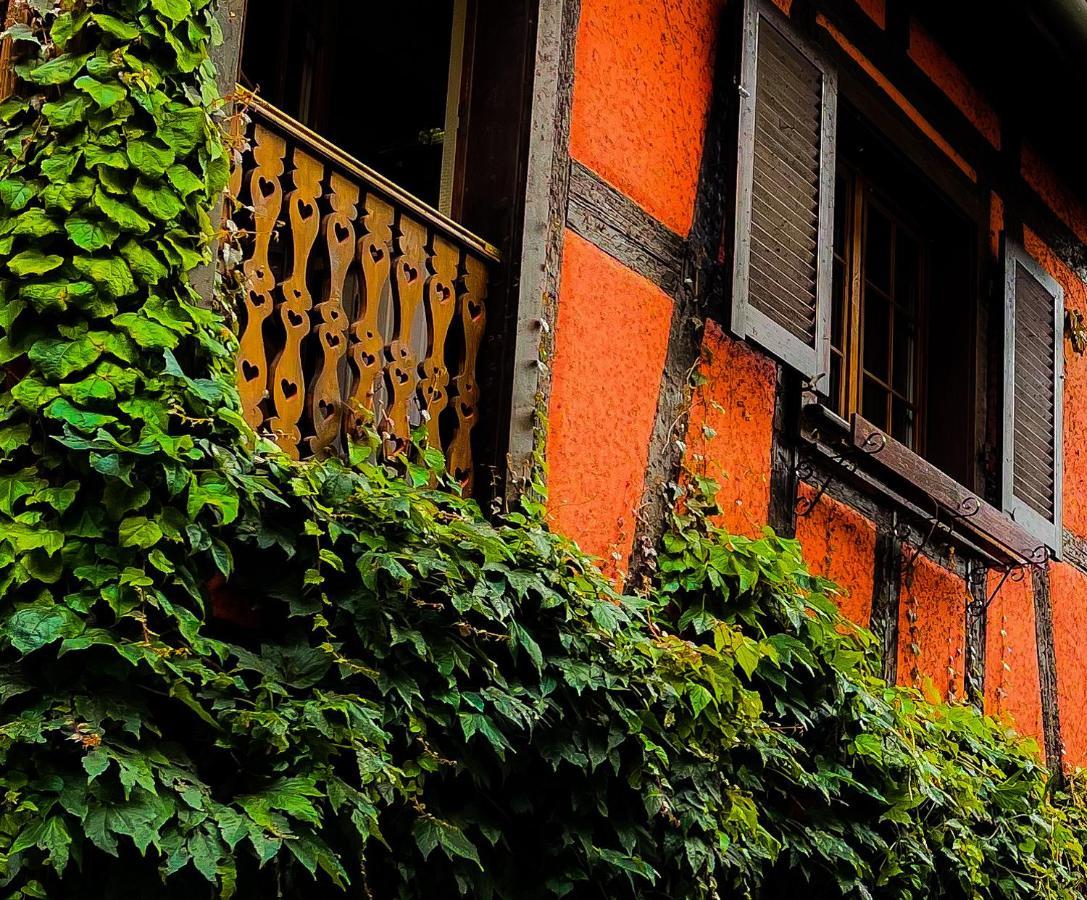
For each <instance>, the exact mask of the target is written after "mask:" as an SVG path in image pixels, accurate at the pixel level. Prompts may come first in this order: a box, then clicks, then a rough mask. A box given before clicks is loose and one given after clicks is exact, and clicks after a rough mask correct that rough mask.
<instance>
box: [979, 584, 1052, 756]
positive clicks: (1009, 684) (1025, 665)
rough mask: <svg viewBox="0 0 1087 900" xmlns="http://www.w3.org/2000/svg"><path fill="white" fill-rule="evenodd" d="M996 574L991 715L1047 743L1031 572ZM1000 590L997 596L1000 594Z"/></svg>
mask: <svg viewBox="0 0 1087 900" xmlns="http://www.w3.org/2000/svg"><path fill="white" fill-rule="evenodd" d="M1000 582H1001V574H1000V573H999V572H990V573H989V578H988V595H989V596H991V597H993V602H992V605H991V606H990V607H989V613H988V617H987V620H986V622H987V626H988V627H987V629H986V636H985V711H986V712H988V713H990V714H991V715H995V716H998V717H1004V718H1008V719H1010V720H1011V721H1012V722H1013V723H1014V725H1015V727H1016V728H1017V729H1018V730H1019V731H1020V732H1022V733H1023V734H1026V735H1029V736H1030V737H1033V738H1035V739H1036V740H1037V741H1038V745H1039V747H1041V746H1042V745H1043V744H1044V741H1043V740H1042V694H1041V683H1040V681H1039V677H1038V641H1037V636H1036V634H1035V630H1034V628H1035V622H1034V590H1033V587H1032V582H1031V577H1030V573H1029V572H1028V573H1026V576H1025V577H1023V578H1018V577H1017V578H1015V579H1013V578H1008V579H1007V580H1005V581H1004V584H1003V586H1000ZM998 587H999V588H1000V589H999V591H998V592H997V593H996V594H995V596H994V595H993V592H994V591H997V588H998Z"/></svg>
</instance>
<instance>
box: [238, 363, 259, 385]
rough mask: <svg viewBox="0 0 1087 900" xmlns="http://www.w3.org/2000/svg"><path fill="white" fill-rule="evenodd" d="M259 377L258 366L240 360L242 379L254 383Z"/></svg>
mask: <svg viewBox="0 0 1087 900" xmlns="http://www.w3.org/2000/svg"><path fill="white" fill-rule="evenodd" d="M259 377H260V366H255V365H253V364H252V363H251V362H250V361H249V360H247V359H243V360H242V378H244V379H245V380H246V381H256V380H257V379H258V378H259Z"/></svg>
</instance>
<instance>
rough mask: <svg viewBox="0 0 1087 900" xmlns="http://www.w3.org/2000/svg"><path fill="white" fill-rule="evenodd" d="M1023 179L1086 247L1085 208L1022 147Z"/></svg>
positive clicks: (1041, 161) (1032, 152)
mask: <svg viewBox="0 0 1087 900" xmlns="http://www.w3.org/2000/svg"><path fill="white" fill-rule="evenodd" d="M1021 165H1022V171H1023V178H1024V180H1025V181H1026V182H1027V184H1029V185H1030V186H1031V187H1032V188H1033V189H1034V190H1035V191H1036V192H1037V194H1038V196H1039V197H1041V198H1042V199H1043V200H1044V201H1045V202H1046V204H1047V205H1048V206H1049V208H1050V209H1052V210H1053V212H1055V213H1056V214H1057V215H1058V216H1059V217H1060V218H1061V220H1062V221H1063V222H1064V224H1065V225H1067V226H1068V227H1069V228H1071V229H1072V231H1073V232H1074V233H1075V235H1076V237H1078V238H1079V239H1080V240H1081V241H1083V242H1084V243H1085V244H1087V207H1085V206H1084V204H1083V203H1082V202H1081V201H1080V200H1079V198H1078V197H1076V196H1075V194H1073V193H1072V192H1071V191H1070V190H1068V188H1066V187H1065V186H1064V184H1062V183H1061V180H1060V178H1059V177H1058V176H1057V174H1056V173H1055V172H1054V171H1053V170H1052V169H1051V168H1050V167H1049V166H1048V165H1047V164H1046V162H1045V160H1044V159H1042V157H1041V155H1040V154H1039V153H1038V151H1037V150H1035V149H1034V147H1032V146H1031V145H1030V144H1024V145H1023V149H1022V154H1021Z"/></svg>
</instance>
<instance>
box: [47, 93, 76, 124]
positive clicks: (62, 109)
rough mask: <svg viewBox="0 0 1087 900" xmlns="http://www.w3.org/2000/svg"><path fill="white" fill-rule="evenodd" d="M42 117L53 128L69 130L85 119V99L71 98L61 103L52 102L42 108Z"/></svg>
mask: <svg viewBox="0 0 1087 900" xmlns="http://www.w3.org/2000/svg"><path fill="white" fill-rule="evenodd" d="M42 115H44V116H45V118H46V120H47V121H48V122H49V124H50V125H52V126H53V127H54V128H71V127H72V126H73V125H76V124H78V123H80V122H82V121H84V120H85V119H86V117H87V98H86V97H82V96H80V97H72V98H71V99H69V100H65V101H63V102H59V101H53V102H50V103H46V104H45V105H44V106H43V107H42Z"/></svg>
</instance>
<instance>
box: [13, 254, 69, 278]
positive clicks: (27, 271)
mask: <svg viewBox="0 0 1087 900" xmlns="http://www.w3.org/2000/svg"><path fill="white" fill-rule="evenodd" d="M63 264H64V257H63V256H57V255H56V254H55V253H50V254H48V255H46V254H44V253H42V252H41V251H40V250H24V251H23V252H22V253H19V254H17V255H15V256H13V257H12V258H11V259H9V260H8V268H9V269H11V271H12V272H14V273H15V274H16V275H19V276H25V275H44V274H45V273H46V272H52V271H53V270H54V269H58V268H60V267H61V266H62V265H63Z"/></svg>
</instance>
